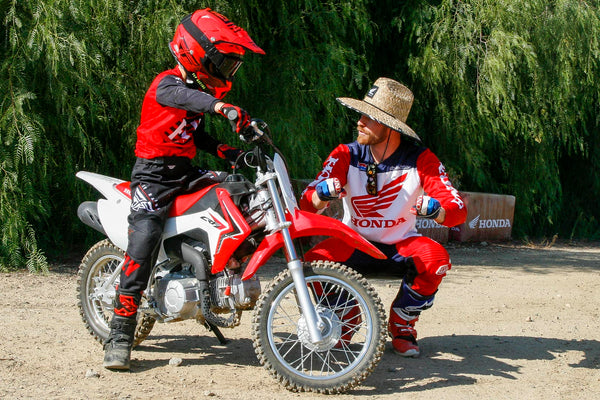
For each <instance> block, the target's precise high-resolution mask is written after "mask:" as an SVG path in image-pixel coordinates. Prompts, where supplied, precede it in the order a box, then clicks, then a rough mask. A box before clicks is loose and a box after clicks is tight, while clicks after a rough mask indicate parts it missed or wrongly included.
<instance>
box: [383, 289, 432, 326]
mask: <svg viewBox="0 0 600 400" xmlns="http://www.w3.org/2000/svg"><path fill="white" fill-rule="evenodd" d="M434 297H435V293H434V294H432V295H431V296H422V295H420V294H419V293H417V292H415V291H414V290H412V289H411V288H410V287H409V286H408V285H407V284H406V282H405V281H402V285H401V286H400V291H399V292H398V295H397V296H396V298H395V299H394V302H393V303H392V310H393V311H395V312H396V313H397V314H398V315H399V316H400V318H402V319H404V320H405V321H412V320H413V319H415V318H417V317H418V316H419V314H421V311H423V310H427V309H428V308H431V306H432V305H433V299H434Z"/></svg>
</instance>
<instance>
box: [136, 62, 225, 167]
mask: <svg viewBox="0 0 600 400" xmlns="http://www.w3.org/2000/svg"><path fill="white" fill-rule="evenodd" d="M218 101H219V99H217V98H215V97H213V96H211V95H210V94H208V93H204V92H202V91H200V90H197V89H192V88H189V87H187V86H186V84H185V82H184V81H183V76H182V75H181V72H180V71H179V68H173V69H171V70H168V71H165V72H163V73H161V74H159V75H158V76H157V77H156V78H155V79H154V81H153V82H152V84H151V85H150V88H149V89H148V92H147V93H146V96H145V98H144V103H143V105H142V116H141V122H140V125H139V127H138V129H137V143H136V146H135V155H136V156H137V157H140V158H148V159H151V158H156V157H173V156H178V157H187V158H190V159H191V158H194V156H195V155H196V145H195V143H194V140H193V137H194V133H195V132H196V129H198V127H201V128H202V127H203V121H202V118H203V116H204V113H205V112H213V110H214V104H215V103H216V102H218Z"/></svg>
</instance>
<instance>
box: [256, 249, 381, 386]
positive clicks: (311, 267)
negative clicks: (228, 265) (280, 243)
mask: <svg viewBox="0 0 600 400" xmlns="http://www.w3.org/2000/svg"><path fill="white" fill-rule="evenodd" d="M304 274H305V278H306V284H307V286H308V288H309V292H310V294H311V296H312V302H313V304H314V305H315V309H316V311H317V314H318V315H319V317H320V319H321V321H322V322H323V326H322V328H321V334H322V338H323V339H322V341H320V342H318V343H313V342H312V341H311V339H310V334H309V330H308V327H307V323H306V320H305V319H304V317H303V315H302V310H301V309H300V308H299V307H300V306H299V304H298V302H297V300H296V290H295V286H294V282H293V280H292V276H291V275H290V272H289V271H288V270H285V271H283V272H281V273H280V274H279V275H278V276H276V277H275V279H273V281H272V282H271V283H270V285H269V286H268V287H267V288H266V289H265V291H264V292H263V293H262V295H261V297H260V298H259V300H258V303H257V306H256V310H255V313H254V318H253V321H252V322H253V324H252V333H253V339H254V347H255V349H256V354H257V356H258V359H259V361H260V363H261V364H262V365H264V366H265V368H267V370H269V372H270V373H271V374H272V375H274V376H275V378H276V379H277V380H279V381H280V382H281V383H282V384H283V385H284V386H285V387H286V388H287V389H289V390H292V391H314V392H319V393H327V394H331V393H341V392H344V391H347V390H349V389H350V388H352V387H355V386H357V385H359V384H360V383H361V382H362V381H364V380H365V379H366V378H367V377H368V376H369V375H370V374H371V372H372V371H373V370H374V368H375V367H376V365H377V363H378V362H379V360H380V359H381V355H382V354H383V350H384V347H385V336H384V335H383V332H385V330H384V329H385V326H384V321H385V310H384V308H383V305H382V303H381V300H380V298H379V296H378V295H377V293H376V292H375V289H374V288H373V287H372V286H371V285H370V284H369V283H368V282H367V280H366V279H365V278H364V277H362V276H361V275H360V274H358V273H357V272H356V271H354V270H352V269H350V268H348V267H346V266H344V265H341V264H338V263H333V262H328V261H313V262H312V263H305V264H304Z"/></svg>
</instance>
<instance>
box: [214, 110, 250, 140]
mask: <svg viewBox="0 0 600 400" xmlns="http://www.w3.org/2000/svg"><path fill="white" fill-rule="evenodd" d="M217 112H218V113H219V114H221V115H222V116H224V117H225V118H227V119H228V120H229V122H230V123H231V129H233V131H234V132H235V133H240V132H242V131H243V130H244V129H245V128H247V127H248V126H249V125H250V114H248V112H247V111H246V110H244V109H243V108H240V107H238V106H234V105H233V104H228V103H225V104H223V106H222V107H221V108H219V110H218V111H217Z"/></svg>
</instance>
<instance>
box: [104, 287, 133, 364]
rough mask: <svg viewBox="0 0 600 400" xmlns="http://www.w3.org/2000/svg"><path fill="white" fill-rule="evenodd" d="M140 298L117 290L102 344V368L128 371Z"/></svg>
mask: <svg viewBox="0 0 600 400" xmlns="http://www.w3.org/2000/svg"><path fill="white" fill-rule="evenodd" d="M141 297H142V295H141V293H129V292H127V291H123V290H120V289H119V288H117V292H116V296H115V300H114V315H113V318H112V320H111V322H110V334H109V335H108V339H106V342H105V343H104V364H103V365H104V368H108V369H120V370H128V369H129V367H130V360H131V348H132V347H133V339H134V337H135V327H136V325H137V318H136V316H137V309H138V305H139V304H140V299H141Z"/></svg>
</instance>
